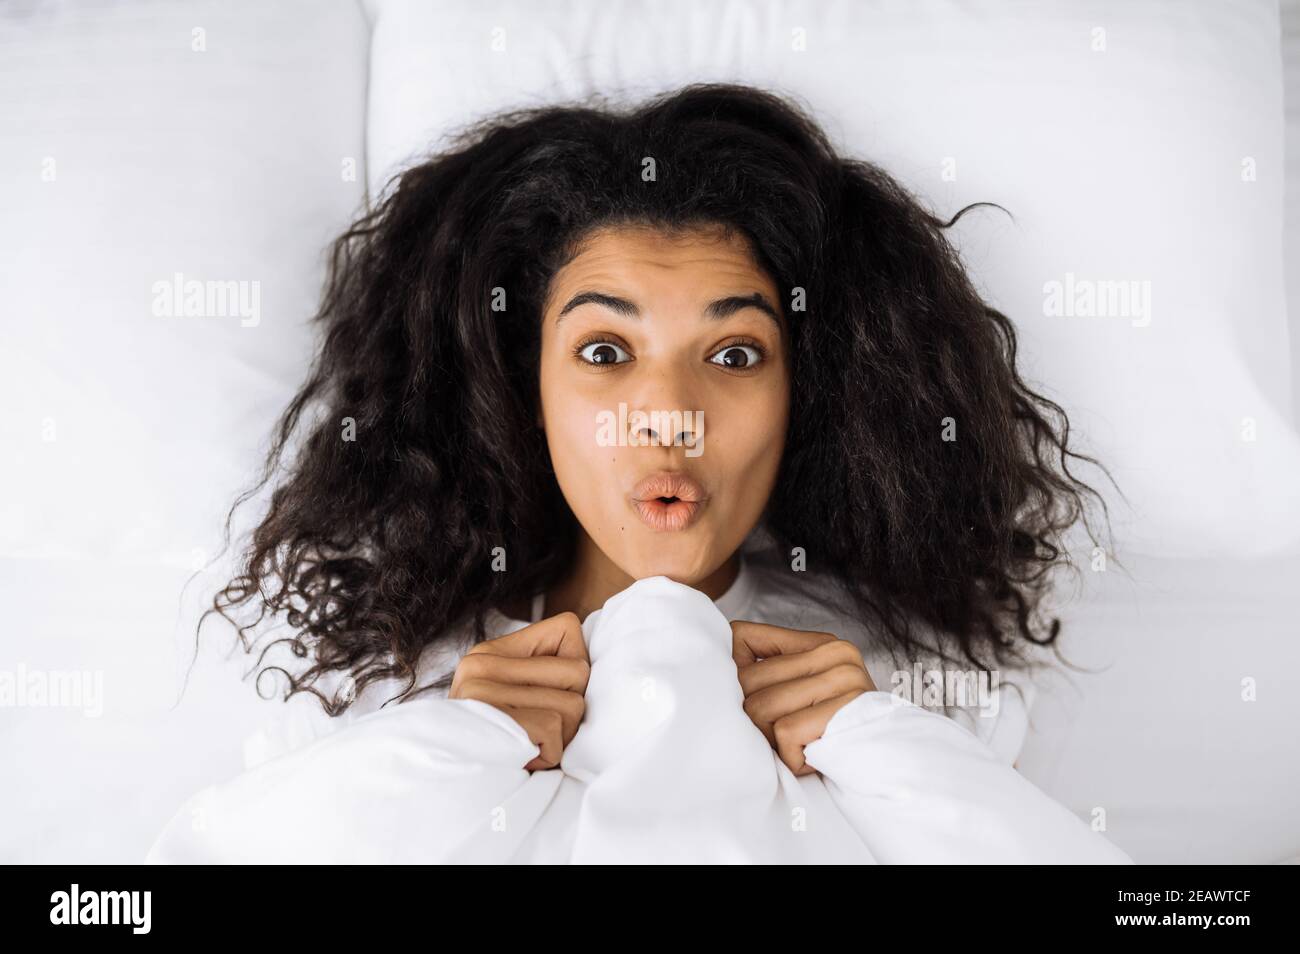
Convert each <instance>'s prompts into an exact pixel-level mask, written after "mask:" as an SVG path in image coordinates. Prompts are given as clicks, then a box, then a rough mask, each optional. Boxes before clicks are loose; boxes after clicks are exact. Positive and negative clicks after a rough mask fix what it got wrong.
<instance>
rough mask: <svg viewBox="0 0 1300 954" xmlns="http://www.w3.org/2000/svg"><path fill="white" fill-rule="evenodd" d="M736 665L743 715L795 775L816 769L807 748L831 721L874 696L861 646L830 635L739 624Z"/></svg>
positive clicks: (734, 632)
mask: <svg viewBox="0 0 1300 954" xmlns="http://www.w3.org/2000/svg"><path fill="white" fill-rule="evenodd" d="M731 634H732V638H731V647H732V648H731V655H732V658H734V659H735V661H736V673H737V675H738V676H739V677H740V688H741V689H742V690H743V691H744V693H745V712H746V714H747V715H748V716H749V718H750V719H751V720H752V721H753V723H754V725H756V726H758V728H759V729H760V730H761V731H762V733H763V735H765V736H766V737H767V741H768V742H769V743H771V745H772V748H773V749H774V750H775V751H776V754H777V755H778V756H779V757H780V759H781V761H782V762H784V763H785V764H786V765H787V766H789V768H790V771H791V772H793V773H794V774H795V775H809V774H811V773H813V772H815V771H817V770H816V769H814V768H813V767H812V766H811V765H809V764H808V763H807V762H805V761H804V757H803V747H804V746H805V745H808V744H809V743H810V742H814V741H816V740H817V739H820V738H821V737H822V733H823V732H825V731H826V725H827V723H829V722H830V721H831V717H832V716H833V715H835V713H837V712H839V711H840V709H842V708H843V707H844V706H846V705H847V704H848V703H849V702H851V701H852V700H853V699H855V698H857V697H858V696H860V695H861V694H862V693H864V692H874V691H875V688H876V686H875V683H873V682H872V681H871V676H870V675H869V674H868V672H867V667H866V664H865V663H863V661H862V653H861V652H859V651H858V647H857V646H855V645H853V643H851V642H849V641H848V640H845V639H839V638H838V637H836V636H833V635H831V634H830V633H816V632H805V631H804V630H799V629H784V628H782V627H780V626H770V625H768V624H767V623H751V622H748V621H746V620H735V621H733V622H732V624H731Z"/></svg>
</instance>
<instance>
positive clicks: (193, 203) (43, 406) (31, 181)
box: [0, 0, 369, 864]
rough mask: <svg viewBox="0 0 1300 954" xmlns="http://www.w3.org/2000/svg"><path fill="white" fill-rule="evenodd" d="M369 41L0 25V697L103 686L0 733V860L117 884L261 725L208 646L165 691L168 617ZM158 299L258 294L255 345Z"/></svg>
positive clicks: (208, 547) (174, 630)
mask: <svg viewBox="0 0 1300 954" xmlns="http://www.w3.org/2000/svg"><path fill="white" fill-rule="evenodd" d="M195 30H201V31H202V32H201V33H197V34H196V33H195V32H194V31H195ZM200 41H201V42H200ZM368 42H369V29H368V27H367V24H366V22H365V19H364V17H363V15H362V12H361V10H360V9H359V7H358V6H357V4H356V3H354V2H352V0H330V2H314V0H290V2H282V3H277V4H265V5H264V4H259V3H256V2H243V3H238V4H233V5H232V4H228V3H223V2H199V3H186V4H183V5H181V4H172V3H156V2H155V3H133V4H118V3H106V2H80V3H75V4H73V3H61V4H54V3H51V4H48V5H45V6H35V5H32V4H21V5H18V4H11V5H9V6H8V7H6V8H4V9H3V10H0V209H3V218H4V228H3V229H0V300H2V301H3V303H4V304H3V310H2V311H0V328H2V332H0V333H2V334H3V338H2V339H0V404H2V405H3V407H4V413H3V414H2V415H0V474H2V475H3V476H2V477H0V481H2V482H3V487H4V493H3V494H2V495H0V603H3V605H4V606H5V607H6V608H7V612H8V613H9V618H8V619H7V620H6V625H5V632H4V638H0V672H4V673H6V674H10V675H12V674H15V673H24V672H25V673H34V672H35V673H39V674H41V675H42V676H49V674H51V673H55V674H63V673H69V672H71V673H78V674H80V673H87V674H90V675H93V676H94V677H95V682H94V683H93V685H96V686H100V684H101V683H102V686H100V688H99V689H97V690H96V691H95V692H94V701H95V703H96V705H95V706H94V707H92V709H94V708H97V709H99V710H102V711H98V712H92V713H90V714H87V715H85V716H83V715H82V713H81V712H80V711H78V710H76V709H62V710H56V709H54V708H53V707H43V706H39V705H33V706H27V707H24V708H21V709H19V710H16V711H12V712H11V710H10V709H5V710H4V712H5V715H4V716H3V718H0V752H3V753H4V763H5V764H6V765H8V766H17V767H19V768H17V769H15V770H14V771H13V772H12V773H11V774H12V776H13V778H14V780H15V781H16V782H17V783H18V784H14V785H5V786H0V789H2V790H0V817H3V818H4V819H6V822H7V824H4V825H0V857H2V858H5V859H9V860H15V861H16V860H23V861H30V862H40V863H48V862H52V861H63V862H68V863H74V862H75V863H81V864H84V863H87V862H94V863H117V864H121V863H124V862H125V863H131V862H134V861H137V860H138V859H140V858H141V857H143V855H144V852H145V850H146V849H147V848H148V845H149V839H150V838H152V837H153V835H154V834H156V833H157V830H158V827H159V826H160V825H161V824H162V822H163V821H165V819H166V817H167V816H168V814H170V813H171V812H173V811H175V808H176V806H177V805H178V804H180V802H181V801H182V800H183V799H184V797H185V796H186V795H187V794H189V793H190V792H192V791H193V790H194V789H195V787H196V786H197V785H198V784H200V783H203V784H206V783H207V782H210V781H212V780H214V779H215V778H218V777H221V776H222V775H225V774H230V773H231V772H233V771H235V770H237V769H238V767H239V765H240V757H241V741H242V739H243V738H244V736H245V735H247V734H248V733H249V732H250V731H251V730H252V728H253V726H255V725H256V724H257V723H258V722H259V721H260V720H261V719H265V718H266V716H267V715H268V714H269V713H270V712H271V711H273V708H272V707H278V706H280V705H281V704H280V703H267V702H262V701H261V700H260V699H259V698H258V696H257V695H256V693H255V692H254V687H253V684H252V681H251V680H249V681H248V682H242V683H241V682H240V681H239V675H240V674H241V672H242V671H244V670H246V669H247V668H249V666H250V665H251V663H252V661H253V660H250V659H248V658H247V657H244V655H243V653H239V652H233V653H232V655H233V656H234V657H235V658H234V660H233V662H231V663H228V664H227V666H225V667H222V666H218V665H212V659H211V658H210V656H209V653H210V652H211V650H212V649H213V648H216V649H225V650H230V649H231V648H232V647H233V645H234V634H233V632H231V631H230V630H229V629H222V628H221V627H216V626H214V627H212V629H211V631H210V633H211V635H210V636H208V637H207V638H205V641H204V646H205V647H206V648H207V650H208V651H209V653H204V654H203V656H202V657H201V663H203V665H198V666H196V667H195V668H194V671H193V673H190V671H189V665H190V663H191V660H192V658H193V654H194V649H195V642H194V640H195V637H194V629H193V627H194V622H195V614H191V613H189V612H185V613H178V594H179V593H180V590H181V586H182V584H183V583H184V582H185V580H186V577H187V576H188V574H189V572H190V570H191V568H194V567H197V566H198V565H200V564H201V563H202V562H203V561H204V559H205V558H209V557H211V556H213V554H214V551H215V547H216V546H217V544H218V543H219V540H220V530H221V521H222V518H223V517H224V515H225V512H226V509H227V508H228V507H229V505H230V503H231V500H232V498H233V496H234V494H235V493H236V492H237V491H238V490H240V489H241V488H242V487H243V486H245V485H246V484H247V482H248V481H249V480H250V478H251V477H252V476H253V475H254V468H255V464H257V463H258V459H259V451H260V449H261V446H262V444H263V441H264V440H265V438H266V436H267V432H268V430H269V427H270V422H271V421H272V419H273V418H274V416H275V415H276V414H278V413H279V411H280V410H281V408H282V407H283V406H284V404H285V403H286V402H287V400H288V398H289V395H290V394H291V393H292V391H293V389H294V388H296V386H297V384H298V382H299V380H300V378H301V376H302V374H303V371H304V369H305V367H306V364H307V361H308V359H309V357H310V353H311V345H312V340H311V329H310V328H309V327H308V325H307V319H308V318H309V317H310V315H311V314H312V313H313V311H314V310H315V306H316V302H317V300H318V298H319V294H320V282H321V278H322V267H321V265H322V257H321V252H322V249H323V247H324V245H325V244H326V243H327V242H328V241H329V240H330V239H331V238H332V237H333V236H334V234H335V233H337V232H338V231H340V230H342V229H343V228H345V227H346V225H347V222H348V221H349V219H350V218H351V216H352V215H353V214H354V213H355V212H356V211H357V210H358V208H359V207H360V205H361V204H362V202H363V198H364V191H365V190H364V181H365V171H364V162H363V159H364V157H363V149H364V143H363V131H364V124H365V88H366V69H367V47H368ZM196 44H197V45H201V46H202V47H203V50H202V51H199V50H196V49H194V46H195V45H196ZM349 158H351V159H354V160H355V161H356V163H357V175H356V176H355V177H354V178H352V179H346V178H345V177H344V175H343V170H344V162H345V160H346V159H349ZM176 272H180V273H182V275H184V276H185V278H186V279H195V280H200V281H210V280H226V279H233V280H236V281H246V282H250V283H251V282H253V281H257V282H259V283H260V284H259V286H258V288H259V290H260V300H259V302H258V304H259V306H260V308H259V314H258V316H257V317H258V319H259V320H258V321H257V323H256V324H253V323H252V322H251V321H249V323H248V324H247V326H245V325H244V321H245V320H247V319H242V318H241V317H240V316H239V314H238V313H237V311H235V310H234V309H227V310H228V311H229V312H230V313H229V314H227V315H226V316H224V317H208V318H197V317H189V318H187V317H163V316H160V315H155V314H154V312H153V305H154V301H155V298H156V297H157V295H156V293H155V291H154V288H153V286H154V283H155V282H160V281H162V282H164V283H165V282H166V281H168V280H174V275H175V273H176ZM245 287H246V288H248V289H249V290H250V291H251V289H252V286H251V284H250V285H248V286H245ZM250 303H251V302H250ZM214 304H219V303H217V302H215V300H214ZM205 305H206V303H205ZM160 310H162V309H160ZM216 310H220V309H216ZM250 311H251V310H250ZM213 585H219V582H218V581H217V579H216V578H215V577H213V578H211V579H209V580H205V581H199V582H196V583H195V584H194V585H193V586H192V587H191V588H190V591H189V592H188V593H187V594H186V596H187V599H190V600H191V601H192V602H202V601H203V599H204V597H207V598H210V596H211V592H212V588H211V587H212V586H213ZM173 637H174V638H173ZM173 675H175V677H176V678H175V679H174V680H173V678H171V677H172V676H173ZM60 678H62V677H60ZM182 690H183V691H184V694H183V695H182ZM178 699H179V700H181V701H182V703H183V704H182V705H180V706H179V707H177V708H175V709H173V708H172V706H173V705H175V703H176V702H177V701H178ZM88 778H93V779H94V783H93V785H89V786H88V785H87V784H86V780H87V779H88Z"/></svg>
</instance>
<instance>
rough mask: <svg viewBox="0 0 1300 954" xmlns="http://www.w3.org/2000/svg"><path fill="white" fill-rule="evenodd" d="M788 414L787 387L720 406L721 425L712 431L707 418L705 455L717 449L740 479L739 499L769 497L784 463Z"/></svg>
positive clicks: (722, 460)
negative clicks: (782, 462) (785, 390)
mask: <svg viewBox="0 0 1300 954" xmlns="http://www.w3.org/2000/svg"><path fill="white" fill-rule="evenodd" d="M788 414H789V404H788V399H787V398H786V395H785V392H784V390H782V389H780V388H773V389H772V390H771V391H761V392H758V393H753V394H749V395H747V396H746V399H745V400H744V401H740V402H730V401H729V402H727V403H726V404H724V405H722V406H720V407H719V408H718V413H717V414H715V415H714V417H715V423H716V425H717V426H716V427H715V428H714V431H713V433H712V434H710V433H709V431H708V428H707V424H708V422H707V421H706V428H705V446H706V448H707V449H706V451H705V454H704V456H706V457H707V456H708V453H709V450H714V449H716V452H717V454H718V456H719V458H720V460H719V463H721V464H723V465H725V468H726V470H727V472H728V474H729V475H730V476H731V478H732V479H733V480H735V481H736V482H737V485H736V491H737V496H738V499H740V498H741V497H744V498H746V499H747V498H748V497H752V496H758V497H763V498H764V499H766V494H767V492H768V491H769V490H770V489H771V484H772V481H774V480H775V478H776V472H777V470H778V468H779V467H780V464H781V454H782V452H783V450H784V448H785V431H786V422H787V418H788ZM710 441H712V444H711V445H710Z"/></svg>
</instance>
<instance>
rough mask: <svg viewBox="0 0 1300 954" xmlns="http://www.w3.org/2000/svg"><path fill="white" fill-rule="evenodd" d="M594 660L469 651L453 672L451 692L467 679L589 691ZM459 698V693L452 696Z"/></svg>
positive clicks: (580, 691) (581, 691)
mask: <svg viewBox="0 0 1300 954" xmlns="http://www.w3.org/2000/svg"><path fill="white" fill-rule="evenodd" d="M590 678H591V663H590V662H588V661H587V660H585V659H576V658H573V657H568V658H565V657H561V656H528V657H524V656H498V655H495V654H493V653H473V654H466V655H465V656H464V657H463V658H462V659H461V661H460V664H459V665H458V666H457V667H456V672H455V674H454V675H453V676H452V681H451V693H455V691H456V689H457V687H459V685H460V684H461V683H463V682H464V681H465V680H467V679H488V680H490V681H492V682H504V683H509V684H511V685H516V686H546V687H549V688H551V689H567V690H569V691H570V692H577V693H586V691H587V681H588V680H589V679H590ZM452 697H453V698H455V696H454V695H453V696H452Z"/></svg>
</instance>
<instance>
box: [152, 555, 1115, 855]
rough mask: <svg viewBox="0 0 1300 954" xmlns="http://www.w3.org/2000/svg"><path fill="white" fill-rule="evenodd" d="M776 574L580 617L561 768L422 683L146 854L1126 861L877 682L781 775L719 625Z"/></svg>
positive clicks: (670, 591)
mask: <svg viewBox="0 0 1300 954" xmlns="http://www.w3.org/2000/svg"><path fill="white" fill-rule="evenodd" d="M776 572H778V573H779V572H781V571H776ZM774 583H775V581H774V580H772V579H768V578H766V577H765V576H764V574H761V573H757V572H755V573H751V574H749V575H746V576H744V577H743V578H742V579H740V580H738V581H737V585H736V586H734V587H733V588H732V590H730V591H728V593H727V594H725V595H724V597H723V598H722V599H721V600H719V601H717V602H714V601H712V600H710V599H709V598H708V597H707V596H705V595H704V594H703V593H701V592H700V591H699V590H696V589H693V588H691V587H689V586H684V585H682V584H680V583H676V582H674V581H672V580H670V579H668V578H667V577H664V576H654V577H649V578H647V579H643V580H638V581H637V582H635V583H634V584H632V586H630V587H628V588H627V589H625V590H623V591H622V592H620V593H618V594H615V595H614V596H613V597H611V598H610V599H609V600H607V601H606V603H605V604H604V606H602V607H601V609H599V610H597V611H595V612H593V613H591V614H590V615H589V616H588V617H587V619H585V620H584V621H583V624H582V630H583V639H584V640H585V642H586V645H587V650H588V654H589V656H590V659H591V676H590V679H589V681H588V683H587V690H586V693H585V700H586V709H585V713H584V716H583V721H582V724H581V726H580V727H579V729H578V732H577V734H576V735H575V736H574V737H573V739H572V740H570V742H569V744H568V745H567V746H566V747H565V749H564V753H563V756H562V760H561V763H560V765H559V767H558V768H555V769H550V770H545V771H538V772H531V773H530V772H528V771H527V770H526V769H524V768H523V766H524V765H526V764H527V763H528V762H529V761H530V760H531V759H533V758H534V757H535V756H537V755H538V754H539V752H540V749H539V747H538V746H537V745H536V744H534V743H533V742H532V741H531V740H530V739H529V736H528V733H527V732H526V731H525V730H524V729H523V728H522V727H521V726H520V725H519V724H518V723H516V722H515V720H514V719H513V718H511V717H510V716H509V715H508V714H506V713H505V712H503V711H502V710H500V709H497V708H496V707H495V706H491V705H489V704H487V703H485V702H481V701H479V700H477V699H448V698H440V697H438V696H436V695H435V694H434V693H424V694H422V695H420V696H417V697H415V698H412V699H410V700H409V701H407V702H404V703H399V704H394V705H391V706H388V707H385V708H383V709H380V710H377V711H370V712H368V713H366V714H362V715H360V716H357V717H356V718H355V719H353V720H352V721H351V722H350V724H346V725H344V726H343V727H342V728H341V729H338V730H336V731H333V732H330V733H328V734H327V735H326V736H325V737H324V738H321V739H318V740H317V741H315V742H312V743H311V744H308V745H305V746H302V747H300V748H297V749H295V750H293V751H290V752H287V753H285V754H283V755H281V756H280V757H277V758H271V759H269V760H267V761H265V762H263V763H261V764H259V765H257V766H255V767H254V768H252V769H251V770H248V771H245V772H244V773H242V774H241V775H238V776H236V777H235V778H234V779H231V780H229V781H227V782H223V783H221V784H218V785H214V786H209V787H208V788H206V789H204V790H202V791H200V792H199V793H197V794H196V795H195V796H194V797H193V798H191V799H190V800H189V801H187V802H186V804H184V805H183V806H181V808H180V810H179V811H178V812H177V813H176V814H175V815H174V816H173V818H172V820H171V822H170V823H169V824H168V825H167V826H166V828H165V829H164V830H163V832H162V833H161V834H160V835H159V836H158V838H157V839H156V840H155V842H154V844H153V846H152V848H151V849H150V851H149V854H148V855H147V857H146V859H145V860H146V861H147V862H150V863H158V862H162V863H205V864H227V863H276V862H298V863H308V864H311V863H327V864H349V863H351V864H356V863H361V864H364V863H391V864H404V863H467V862H468V863H575V864H588V863H591V864H614V863H629V862H631V863H638V862H639V863H649V864H654V863H684V862H703V863H715V864H719V863H722V864H730V863H771V864H782V863H787V864H804V863H846V864H874V863H882V864H894V863H903V864H914V863H915V864H921V863H924V864H977V863H1034V864H1043V863H1053V862H1065V863H1077V864H1126V863H1131V859H1130V858H1129V857H1128V856H1127V855H1126V854H1125V853H1124V852H1123V851H1121V850H1120V849H1119V848H1117V847H1115V846H1114V845H1113V844H1111V843H1110V842H1109V841H1107V840H1106V838H1105V837H1104V836H1102V835H1101V834H1099V833H1097V832H1095V831H1093V830H1092V828H1091V827H1090V826H1089V825H1088V824H1087V823H1086V822H1085V821H1084V820H1083V819H1081V818H1080V817H1078V816H1076V815H1074V814H1072V813H1071V812H1070V811H1069V810H1068V809H1066V808H1065V807H1063V806H1062V805H1060V804H1058V803H1057V802H1055V801H1053V800H1052V799H1051V798H1049V797H1048V796H1047V795H1045V794H1044V793H1043V792H1042V791H1040V790H1039V789H1037V788H1036V787H1035V786H1034V785H1033V784H1031V783H1030V782H1029V781H1028V780H1027V779H1025V778H1024V776H1022V775H1021V774H1020V773H1019V772H1017V771H1016V770H1015V769H1014V768H1012V767H1011V765H1009V764H1008V762H1007V760H1006V759H1005V757H1003V756H1001V755H1000V754H999V753H997V752H995V751H994V750H993V749H991V748H990V747H989V746H988V745H987V744H986V743H985V742H984V741H982V740H981V739H980V738H979V737H977V735H976V734H975V733H973V732H971V731H969V730H968V729H966V728H964V727H962V726H961V725H959V724H958V723H957V721H956V720H954V719H949V718H945V717H944V716H942V715H939V714H936V713H935V712H931V711H927V710H926V709H925V708H923V707H921V706H918V705H915V704H913V703H911V702H908V701H906V700H902V699H900V698H899V697H898V696H895V695H893V694H891V693H890V692H888V691H881V690H876V691H872V692H863V693H860V694H859V695H857V696H855V697H854V698H853V699H852V700H850V701H849V702H848V703H847V704H845V705H843V706H841V707H840V708H839V709H838V710H837V711H836V712H835V713H834V714H833V715H832V716H831V718H830V720H829V721H828V722H827V723H826V725H825V726H824V727H821V728H820V735H818V736H817V737H816V738H812V739H811V740H810V741H806V742H803V743H801V744H802V745H803V754H804V758H805V759H806V761H807V763H808V765H810V766H811V767H812V768H814V769H815V770H816V771H814V772H811V773H808V774H805V775H800V776H796V775H795V774H794V773H793V772H791V771H790V769H789V768H788V767H787V766H786V765H785V763H784V762H783V761H782V760H781V759H780V758H779V757H778V756H777V754H776V752H774V751H773V750H772V747H771V745H770V744H769V743H768V740H767V738H766V737H765V736H764V735H763V733H762V732H760V731H759V730H758V728H757V727H756V726H755V725H754V723H753V722H752V721H751V720H750V718H749V716H748V714H747V713H746V712H745V711H744V709H743V703H744V695H743V691H742V689H741V686H740V682H739V680H738V679H737V678H736V666H735V661H734V659H733V658H732V632H731V626H730V625H729V623H728V618H727V614H728V613H729V612H730V613H738V612H744V613H746V614H749V613H755V612H759V611H760V610H762V609H763V604H764V601H765V600H766V599H768V598H769V597H770V595H771V594H772V592H773V586H774ZM733 594H734V595H733ZM793 605H794V604H793V603H789V602H785V601H778V603H776V604H773V605H772V606H768V607H767V609H768V610H772V609H773V608H774V607H777V606H780V607H784V609H782V610H781V615H783V618H785V619H787V621H788V620H789V615H788V614H789V613H791V612H792V610H791V607H792V606H793ZM816 615H817V614H815V613H810V614H805V615H803V616H801V617H800V621H801V622H808V621H811V620H812V619H814V618H816ZM517 622H519V621H517ZM521 625H527V624H526V623H521ZM873 675H874V673H873ZM358 701H360V700H358ZM792 731H799V730H798V727H797V726H792ZM808 731H810V732H811V731H814V730H812V729H811V728H810V729H809V730H808Z"/></svg>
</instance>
